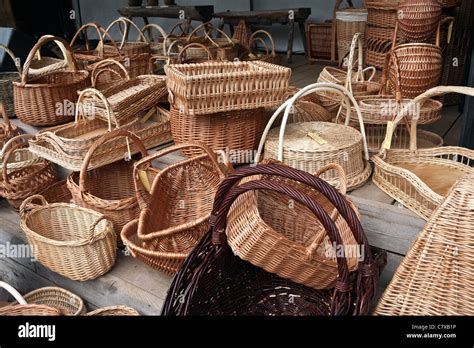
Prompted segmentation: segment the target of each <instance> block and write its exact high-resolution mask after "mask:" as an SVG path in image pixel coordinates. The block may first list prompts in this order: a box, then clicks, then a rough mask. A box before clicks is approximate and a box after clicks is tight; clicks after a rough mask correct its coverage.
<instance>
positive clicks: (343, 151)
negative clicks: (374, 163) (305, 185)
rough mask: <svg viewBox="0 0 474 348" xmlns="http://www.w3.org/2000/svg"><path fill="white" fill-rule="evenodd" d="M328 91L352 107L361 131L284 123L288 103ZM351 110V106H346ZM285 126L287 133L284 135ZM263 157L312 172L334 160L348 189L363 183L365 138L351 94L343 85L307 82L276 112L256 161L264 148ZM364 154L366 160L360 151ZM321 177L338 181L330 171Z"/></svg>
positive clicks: (366, 167)
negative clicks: (278, 120)
mask: <svg viewBox="0 0 474 348" xmlns="http://www.w3.org/2000/svg"><path fill="white" fill-rule="evenodd" d="M318 91H331V92H335V93H338V94H339V95H340V96H341V97H342V98H343V100H344V102H345V103H346V105H349V102H348V98H349V100H350V102H351V103H352V104H353V105H354V106H355V108H356V111H357V114H358V117H359V127H360V129H361V131H360V132H359V131H357V130H356V129H354V128H352V127H349V126H348V124H349V120H348V119H347V120H346V125H338V124H334V123H325V122H307V123H293V124H290V125H288V126H286V122H287V119H288V116H289V112H290V109H291V106H292V105H293V103H294V101H296V100H297V99H298V98H299V97H300V96H303V95H305V94H309V93H313V92H318ZM283 110H285V114H284V116H283V121H282V125H281V126H280V128H279V129H273V130H271V131H270V128H271V127H272V124H273V122H274V120H275V119H276V118H277V117H278V116H279V115H280V113H281V112H282V111H283ZM348 110H350V107H348ZM285 129H287V132H286V133H287V134H286V136H285ZM264 146H265V158H267V159H270V158H272V159H278V160H279V161H281V162H284V163H285V164H287V165H289V166H290V167H293V168H297V169H301V170H304V171H306V172H309V173H315V172H316V171H317V170H319V169H320V168H321V167H323V166H325V165H327V164H330V163H336V164H339V165H340V166H342V167H343V168H344V171H345V173H346V176H347V188H348V190H351V189H354V188H357V187H359V186H361V185H362V184H364V183H365V182H366V181H367V180H368V178H369V176H370V173H371V166H370V164H369V163H368V160H369V153H368V148H367V143H366V138H365V131H364V124H363V120H362V115H361V113H360V110H359V107H358V106H357V102H356V101H355V99H354V97H353V96H352V95H351V94H350V93H349V91H347V90H346V89H345V88H344V87H342V86H339V85H335V84H331V83H316V84H313V85H309V86H307V87H305V88H303V89H302V90H301V91H299V92H298V93H297V94H295V96H294V97H292V98H291V99H289V100H288V101H286V102H285V103H284V104H282V105H281V106H280V108H278V110H276V111H275V113H274V114H273V116H272V117H271V119H270V121H269V122H268V124H267V127H266V129H265V131H264V133H263V135H262V139H261V140H260V145H259V149H258V152H257V156H256V162H257V163H258V161H259V159H260V155H261V153H262V150H263V147H264ZM363 153H365V161H364V158H363V156H362V154H363ZM322 178H323V179H324V180H326V181H327V182H329V183H330V184H332V185H337V184H338V183H339V179H338V176H337V175H335V174H334V173H333V172H327V173H325V174H324V175H323V176H322Z"/></svg>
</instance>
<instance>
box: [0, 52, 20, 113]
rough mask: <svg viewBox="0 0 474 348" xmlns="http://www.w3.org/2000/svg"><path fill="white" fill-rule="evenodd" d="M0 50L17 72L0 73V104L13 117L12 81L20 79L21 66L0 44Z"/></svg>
mask: <svg viewBox="0 0 474 348" xmlns="http://www.w3.org/2000/svg"><path fill="white" fill-rule="evenodd" d="M0 50H3V51H4V52H5V53H6V54H7V55H8V56H10V58H11V59H12V60H13V61H14V62H15V66H16V68H17V70H18V71H9V72H3V71H2V72H0V104H3V106H4V108H5V110H6V112H7V114H8V115H12V116H13V115H14V114H15V111H14V107H13V81H19V80H20V78H21V64H19V61H18V60H17V58H16V57H15V54H14V53H13V52H12V51H11V50H10V49H9V48H8V47H7V46H4V45H2V44H0Z"/></svg>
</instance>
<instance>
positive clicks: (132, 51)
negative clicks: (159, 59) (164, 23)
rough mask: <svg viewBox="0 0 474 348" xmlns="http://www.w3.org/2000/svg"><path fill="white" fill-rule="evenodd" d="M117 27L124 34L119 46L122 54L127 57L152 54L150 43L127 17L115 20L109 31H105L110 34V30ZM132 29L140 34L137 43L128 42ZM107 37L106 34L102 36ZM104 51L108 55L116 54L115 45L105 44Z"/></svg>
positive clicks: (108, 28)
mask: <svg viewBox="0 0 474 348" xmlns="http://www.w3.org/2000/svg"><path fill="white" fill-rule="evenodd" d="M115 25H118V26H119V28H120V29H121V30H122V33H123V35H122V39H121V41H120V44H119V45H118V48H119V50H120V53H122V54H123V55H126V56H131V55H136V54H142V53H146V54H151V47H150V43H148V42H147V40H146V37H145V35H143V33H142V32H141V30H140V28H138V27H137V25H136V24H135V23H133V21H131V20H130V19H128V18H125V17H120V18H117V19H116V20H114V21H113V22H112V23H110V24H109V26H108V27H107V29H105V32H106V33H109V31H110V29H112V28H113V27H114V26H115ZM122 26H123V28H122ZM130 27H131V28H133V29H134V30H135V31H136V32H137V33H138V35H139V40H137V41H129V40H128V33H129V29H130ZM105 35H106V34H105V33H104V34H103V35H102V36H103V37H105ZM104 51H105V53H106V54H115V52H116V48H115V45H114V44H112V43H109V42H107V43H105V44H104Z"/></svg>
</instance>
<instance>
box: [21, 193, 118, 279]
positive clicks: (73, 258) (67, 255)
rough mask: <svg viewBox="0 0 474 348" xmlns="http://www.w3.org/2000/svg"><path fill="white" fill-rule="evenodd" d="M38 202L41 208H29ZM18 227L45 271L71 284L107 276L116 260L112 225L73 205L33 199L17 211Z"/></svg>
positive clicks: (115, 244)
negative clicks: (72, 281)
mask: <svg viewBox="0 0 474 348" xmlns="http://www.w3.org/2000/svg"><path fill="white" fill-rule="evenodd" d="M35 200H39V201H40V202H41V204H39V205H37V204H33V201H35ZM20 226H21V229H22V230H23V232H24V233H25V234H26V238H27V239H28V243H29V244H30V245H31V246H32V248H34V250H35V251H36V252H37V255H36V257H37V259H38V261H39V262H41V263H42V264H43V265H44V266H45V267H47V268H48V269H50V270H51V271H53V272H56V273H58V274H60V275H62V276H64V277H66V278H70V279H72V280H80V281H85V280H90V279H95V278H97V277H100V276H101V275H103V274H104V273H106V272H108V271H109V270H110V268H111V267H112V266H113V265H114V263H115V259H116V249H117V242H116V238H117V237H116V236H115V232H114V229H113V226H112V222H110V221H108V220H106V219H105V217H104V215H102V214H100V213H97V212H95V211H92V210H90V209H85V208H81V207H78V206H77V205H73V204H66V203H53V204H48V203H47V202H46V201H45V200H44V198H43V196H39V195H34V196H31V197H29V198H28V199H26V200H25V201H24V202H23V203H22V205H21V207H20Z"/></svg>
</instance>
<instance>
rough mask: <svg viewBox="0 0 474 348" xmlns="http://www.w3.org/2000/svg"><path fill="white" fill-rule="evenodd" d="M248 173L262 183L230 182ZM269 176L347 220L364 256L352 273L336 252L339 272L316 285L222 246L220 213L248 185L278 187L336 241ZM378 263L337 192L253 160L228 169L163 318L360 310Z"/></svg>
mask: <svg viewBox="0 0 474 348" xmlns="http://www.w3.org/2000/svg"><path fill="white" fill-rule="evenodd" d="M252 175H265V180H253V181H249V182H246V183H245V184H240V185H238V186H235V185H236V184H237V183H238V182H239V181H240V179H242V178H244V177H248V176H252ZM275 176H278V177H284V178H289V179H292V180H294V181H297V182H300V183H303V184H306V185H309V186H311V187H312V188H314V189H315V190H318V191H319V192H321V193H323V194H324V195H325V196H326V197H327V198H328V199H329V200H330V201H331V203H332V204H333V205H334V206H335V207H336V209H337V210H338V211H339V213H340V214H341V215H342V216H343V217H344V219H345V220H346V221H347V222H348V225H349V226H350V228H351V230H352V232H353V234H354V237H355V239H356V241H357V242H358V243H359V244H360V245H363V246H364V248H365V257H364V259H363V260H361V261H360V264H359V267H358V269H357V271H355V272H352V273H350V272H349V269H348V266H347V263H346V260H345V258H344V257H342V256H340V255H339V256H338V257H337V264H338V270H339V275H338V278H337V281H336V285H335V287H334V288H333V289H325V290H315V289H312V288H309V287H306V286H303V285H300V284H296V283H294V282H292V281H290V280H287V279H283V278H281V277H279V276H277V275H274V274H271V273H268V272H266V271H264V270H263V269H261V268H258V267H255V266H253V265H252V264H250V263H249V262H247V261H243V260H241V259H240V258H238V257H237V256H235V255H234V254H233V253H232V250H231V249H230V247H229V245H228V244H227V243H226V238H225V227H226V218H227V213H228V211H229V209H230V207H231V205H232V203H233V202H234V200H235V199H236V198H237V197H238V196H239V195H240V194H243V193H244V192H247V191H251V190H270V191H274V192H280V193H283V194H286V195H288V197H289V198H291V199H293V200H295V201H297V202H300V203H302V204H304V205H306V207H308V209H310V210H311V211H312V212H313V213H314V214H315V215H316V216H317V218H318V219H319V220H320V221H321V223H322V224H323V226H324V227H325V229H326V231H327V233H328V236H329V237H330V240H331V242H333V243H334V242H335V243H336V244H337V245H339V244H341V243H342V239H341V236H340V235H339V232H338V230H337V228H336V225H335V224H334V222H333V221H332V220H331V218H330V217H329V215H328V214H327V213H326V212H325V211H324V210H323V209H322V208H321V207H320V206H318V204H317V203H315V202H314V200H312V199H311V197H310V196H308V195H306V194H305V193H303V192H301V191H299V190H298V189H297V188H296V187H294V186H292V185H288V184H287V183H282V182H281V181H271V178H272V177H275ZM385 264H386V253H385V252H383V251H380V250H377V251H375V252H374V249H371V248H370V247H369V245H368V241H367V238H366V236H365V234H364V232H363V229H362V226H361V224H360V221H359V219H358V218H357V215H356V213H355V212H354V211H353V210H352V208H351V207H350V205H349V203H348V202H347V201H346V199H345V198H344V196H343V195H342V194H340V193H339V192H338V191H337V190H336V189H334V188H333V187H332V186H330V185H329V184H327V183H326V182H325V181H323V180H321V179H319V178H316V177H314V176H312V175H310V174H309V173H306V172H303V171H300V170H296V169H292V168H289V167H287V166H284V165H280V164H269V165H257V166H255V167H251V168H245V169H241V170H238V171H235V172H233V173H232V174H230V175H229V177H228V178H227V179H226V180H224V181H223V182H222V183H221V185H220V187H219V190H218V192H217V194H216V197H215V201H214V207H213V212H212V215H211V228H210V231H209V232H208V233H207V234H206V235H205V236H204V237H203V239H201V241H200V242H199V244H198V245H197V246H196V248H195V249H194V250H193V251H192V252H191V254H190V255H189V257H188V258H187V259H186V261H185V262H184V264H183V266H182V267H181V269H180V271H179V272H178V273H177V274H176V275H175V277H174V279H173V282H172V284H171V287H170V290H169V292H168V295H167V297H166V300H165V303H164V306H163V311H162V315H169V316H172V315H273V316H276V315H294V316H296V315H366V314H368V313H369V310H370V304H371V300H372V299H373V297H374V295H375V292H376V288H377V281H378V278H379V276H380V273H381V271H382V269H383V267H384V266H385Z"/></svg>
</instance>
